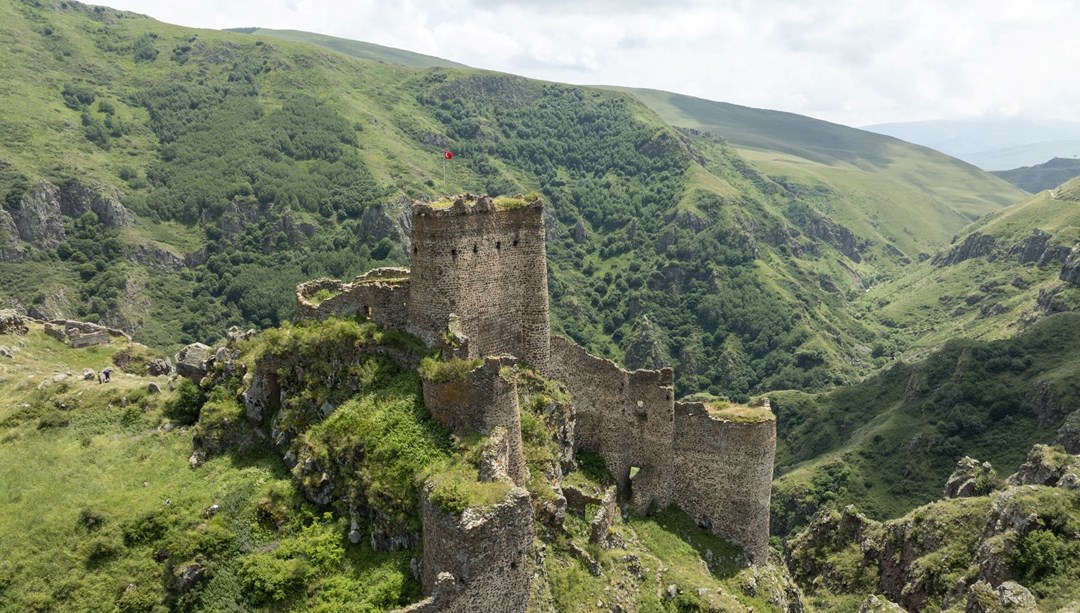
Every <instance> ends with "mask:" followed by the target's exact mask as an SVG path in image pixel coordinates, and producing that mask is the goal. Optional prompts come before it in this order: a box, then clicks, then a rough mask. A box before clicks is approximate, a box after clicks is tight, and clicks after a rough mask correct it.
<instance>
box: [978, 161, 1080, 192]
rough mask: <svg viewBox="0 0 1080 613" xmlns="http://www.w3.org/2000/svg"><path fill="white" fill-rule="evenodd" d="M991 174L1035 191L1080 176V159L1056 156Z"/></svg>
mask: <svg viewBox="0 0 1080 613" xmlns="http://www.w3.org/2000/svg"><path fill="white" fill-rule="evenodd" d="M990 174H992V175H996V176H999V177H1001V178H1002V179H1005V180H1006V181H1008V182H1009V183H1012V184H1013V185H1015V186H1017V187H1019V188H1020V189H1022V190H1024V191H1028V192H1031V193H1035V192H1041V191H1042V190H1044V189H1052V188H1055V187H1057V186H1058V185H1061V184H1062V183H1064V182H1066V181H1068V180H1069V179H1072V178H1073V177H1078V176H1080V160H1078V159H1076V158H1054V159H1052V160H1050V161H1049V162H1044V163H1042V164H1037V165H1035V166H1025V167H1023V168H1014V169H1012V170H995V171H993V172H991V173H990Z"/></svg>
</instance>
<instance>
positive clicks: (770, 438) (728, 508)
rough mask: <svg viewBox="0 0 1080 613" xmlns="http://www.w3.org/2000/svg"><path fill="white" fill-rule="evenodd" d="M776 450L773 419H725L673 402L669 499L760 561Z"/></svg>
mask: <svg viewBox="0 0 1080 613" xmlns="http://www.w3.org/2000/svg"><path fill="white" fill-rule="evenodd" d="M775 453H776V420H775V419H768V418H765V419H761V420H758V421H752V422H746V421H729V420H724V419H718V418H716V417H713V416H710V415H709V412H708V409H707V408H706V407H705V405H704V404H702V403H700V402H677V403H676V404H675V438H674V454H675V457H674V462H675V466H674V471H673V476H674V481H673V484H672V489H671V491H672V500H673V502H675V503H676V504H677V505H678V506H679V508H681V509H682V510H684V511H686V512H687V514H689V515H690V516H691V517H693V518H694V519H695V520H696V521H697V522H698V523H700V524H703V525H707V526H709V529H710V530H711V531H712V532H713V533H714V534H717V535H718V536H720V537H722V538H724V539H727V540H728V541H731V542H732V543H735V544H738V545H741V546H742V548H743V549H744V550H745V551H746V553H747V555H748V556H749V557H750V559H751V560H753V561H755V562H760V561H763V560H764V559H765V557H766V555H767V552H768V546H769V496H770V494H771V487H772V472H773V458H774V455H775Z"/></svg>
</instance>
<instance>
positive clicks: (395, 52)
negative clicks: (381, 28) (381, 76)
mask: <svg viewBox="0 0 1080 613" xmlns="http://www.w3.org/2000/svg"><path fill="white" fill-rule="evenodd" d="M231 31H234V32H241V33H244V34H253V35H255V36H266V37H269V38H276V39H279V40H288V41H292V42H297V43H310V44H312V45H319V46H320V47H326V48H328V49H333V50H334V51H340V52H341V53H344V54H345V55H351V56H353V57H356V58H360V59H362V60H373V61H376V62H384V63H387V64H399V65H401V66H411V67H413V68H467V66H465V65H464V64H458V63H457V62H451V61H450V60H444V59H442V58H437V57H434V56H431V55H424V54H422V53H413V52H412V51H405V50H403V49H395V48H393V47H384V46H382V45H376V44H373V43H365V42H363V41H358V40H349V39H347V38H338V37H336V36H327V35H325V34H316V33H314V32H301V31H300V30H273V29H270V28H254V29H251V28H238V29H235V30H231Z"/></svg>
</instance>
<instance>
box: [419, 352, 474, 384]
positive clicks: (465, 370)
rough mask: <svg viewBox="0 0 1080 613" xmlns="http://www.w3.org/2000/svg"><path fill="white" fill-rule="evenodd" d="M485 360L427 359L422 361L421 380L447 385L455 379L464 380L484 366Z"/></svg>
mask: <svg viewBox="0 0 1080 613" xmlns="http://www.w3.org/2000/svg"><path fill="white" fill-rule="evenodd" d="M483 363H484V361H483V360H462V359H461V358H453V359H450V360H446V361H443V360H436V359H435V358H431V357H427V358H424V359H423V360H421V361H420V378H422V379H424V380H425V381H432V382H435V383H446V382H447V381H453V380H455V379H464V378H465V377H466V376H467V375H468V374H469V373H470V372H472V371H473V370H475V369H476V368H478V367H479V366H480V365H481V364H483Z"/></svg>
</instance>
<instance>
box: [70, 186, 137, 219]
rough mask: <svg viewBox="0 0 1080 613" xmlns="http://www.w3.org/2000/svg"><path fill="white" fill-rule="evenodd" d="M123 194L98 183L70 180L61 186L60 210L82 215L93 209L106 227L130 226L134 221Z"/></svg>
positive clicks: (71, 215) (77, 215) (73, 215)
mask: <svg viewBox="0 0 1080 613" xmlns="http://www.w3.org/2000/svg"><path fill="white" fill-rule="evenodd" d="M121 197H122V194H121V193H120V192H118V191H116V190H113V189H110V188H107V187H105V186H103V185H98V184H85V183H80V182H78V181H69V182H68V183H66V184H64V186H63V187H61V188H60V212H61V213H63V214H64V215H67V216H69V217H80V216H82V215H84V214H86V213H88V212H91V211H93V212H94V214H96V215H97V218H98V221H100V222H101V224H102V225H103V226H105V227H106V228H114V229H115V228H121V227H123V226H130V225H131V224H132V222H133V221H134V219H133V217H132V216H131V213H128V211H127V209H125V208H124V205H122V204H120V198H121Z"/></svg>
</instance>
